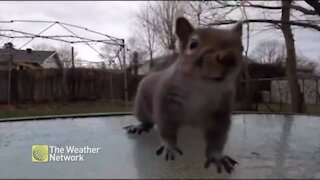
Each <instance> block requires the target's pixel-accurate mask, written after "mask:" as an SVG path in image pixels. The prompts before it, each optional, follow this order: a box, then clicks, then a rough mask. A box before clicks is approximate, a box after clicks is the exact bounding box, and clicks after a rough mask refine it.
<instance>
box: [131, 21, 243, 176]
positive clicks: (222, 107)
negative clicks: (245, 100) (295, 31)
mask: <svg viewBox="0 0 320 180" xmlns="http://www.w3.org/2000/svg"><path fill="white" fill-rule="evenodd" d="M183 19H184V18H183ZM183 19H182V20H181V19H180V21H181V22H179V25H180V24H182V25H185V23H188V22H185V19H184V20H183ZM189 26H190V27H189ZM237 26H239V25H237ZM185 27H187V28H188V27H189V28H193V27H192V26H191V25H190V24H189V25H187V26H185ZM236 28H239V27H236ZM177 31H178V32H177V34H178V37H179V35H180V36H181V37H179V38H180V43H185V45H183V46H181V50H180V51H181V52H180V53H179V56H178V57H177V59H176V60H175V61H174V62H173V63H172V64H171V65H170V66H169V67H168V68H166V69H163V70H159V71H157V72H154V73H151V74H149V75H148V76H146V77H145V78H144V79H143V80H142V81H141V82H140V85H139V87H138V91H137V96H136V101H135V107H134V114H135V116H136V117H137V119H138V120H139V121H140V122H141V123H142V124H143V123H149V124H156V125H157V126H158V129H159V135H160V138H161V143H162V146H164V149H166V151H167V153H171V154H173V155H174V153H173V152H174V149H176V148H178V145H177V132H178V129H179V127H181V126H184V125H192V126H198V127H200V128H202V129H203V130H204V137H205V140H206V143H207V147H206V157H207V161H208V162H207V164H208V163H209V164H210V161H213V160H214V161H217V162H219V161H221V162H222V163H224V162H223V161H224V160H225V159H223V149H224V145H225V143H226V141H227V136H228V131H229V128H230V124H231V118H230V116H231V112H232V106H233V101H234V94H235V83H236V79H237V76H238V74H239V72H240V68H241V58H242V57H240V56H242V55H240V54H239V53H238V51H235V52H236V54H237V53H238V54H237V55H234V54H233V52H232V51H230V52H229V51H226V53H225V54H226V55H224V54H223V52H224V50H225V49H224V48H220V49H221V53H220V49H219V50H216V49H217V47H214V48H215V51H212V50H211V49H210V51H204V50H203V51H202V50H201V48H203V49H204V48H205V47H206V48H211V44H213V43H215V41H216V39H217V38H215V37H216V36H217V33H218V34H219V33H225V34H227V33H230V32H231V33H232V32H233V31H232V30H217V29H210V28H209V29H195V30H193V29H189V30H188V31H186V32H184V30H183V29H181V28H180V29H179V27H177ZM190 32H194V33H193V34H192V35H194V34H196V35H198V36H201V35H204V34H205V35H206V40H203V41H201V40H200V43H202V44H204V45H206V46H204V45H203V46H200V47H199V49H198V50H197V49H196V50H194V52H192V51H191V50H188V49H187V48H188V44H187V43H188V41H189V40H188V39H185V38H190V37H191V34H190ZM237 32H239V31H237ZM211 36H212V38H211ZM235 37H237V36H236V35H235ZM183 38H184V39H183ZM210 38H211V39H210ZM219 38H221V37H219ZM219 40H220V41H221V39H219ZM222 41H223V39H222ZM226 41H227V40H226ZM239 41H240V44H241V35H239ZM236 42H237V41H236ZM236 42H235V43H236ZM212 47H213V46H212ZM230 47H231V49H232V50H233V46H231V45H230ZM230 47H229V46H228V47H226V48H230ZM235 47H236V48H238V47H237V46H235ZM239 52H241V51H239ZM221 54H222V55H221ZM230 54H231V55H230ZM200 57H201V58H204V59H201V60H203V61H204V62H203V63H207V64H203V65H201V64H200V65H199V66H195V65H194V63H193V61H194V62H199V60H197V59H199V58H200ZM219 57H220V59H221V58H222V61H224V60H225V59H226V58H225V57H232V58H233V57H234V59H237V58H238V59H237V61H236V62H235V64H234V65H228V64H227V65H225V64H222V65H221V63H219V62H221V61H219V62H218V60H216V58H219ZM223 58H225V59H223ZM212 59H214V61H213V60H212ZM209 60H210V61H211V60H212V62H210V61H209ZM226 60H227V61H229V59H226ZM227 61H226V62H227ZM217 62H218V63H217ZM201 63H202V62H201ZM208 63H209V64H208ZM210 63H211V64H210ZM223 63H225V62H223ZM228 63H229V62H228ZM231 63H234V62H233V61H232V62H231ZM225 168H226V169H227V167H225ZM231 169H232V168H231ZM227 171H228V170H227Z"/></svg>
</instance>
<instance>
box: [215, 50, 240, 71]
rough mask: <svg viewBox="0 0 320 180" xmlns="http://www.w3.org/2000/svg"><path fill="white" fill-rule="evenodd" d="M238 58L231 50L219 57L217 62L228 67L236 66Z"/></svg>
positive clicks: (221, 53) (220, 54) (223, 52)
mask: <svg viewBox="0 0 320 180" xmlns="http://www.w3.org/2000/svg"><path fill="white" fill-rule="evenodd" d="M236 60H237V56H236V54H235V53H234V52H233V51H231V50H225V51H222V52H220V53H219V54H218V55H217V61H218V62H219V63H220V64H222V65H224V66H227V67H231V66H234V65H235V64H236Z"/></svg>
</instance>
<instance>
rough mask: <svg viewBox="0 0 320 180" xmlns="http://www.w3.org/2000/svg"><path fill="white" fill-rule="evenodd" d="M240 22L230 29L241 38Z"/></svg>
mask: <svg viewBox="0 0 320 180" xmlns="http://www.w3.org/2000/svg"><path fill="white" fill-rule="evenodd" d="M242 24H243V22H242V21H238V22H237V24H236V25H235V26H234V27H233V28H232V31H233V32H235V33H237V34H238V35H239V36H242Z"/></svg>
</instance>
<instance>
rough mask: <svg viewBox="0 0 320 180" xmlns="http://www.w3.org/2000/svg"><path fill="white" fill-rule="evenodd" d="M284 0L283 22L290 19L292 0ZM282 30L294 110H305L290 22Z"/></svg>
mask: <svg viewBox="0 0 320 180" xmlns="http://www.w3.org/2000/svg"><path fill="white" fill-rule="evenodd" d="M281 2H282V16H281V21H282V22H289V21H290V5H291V4H292V0H281ZM281 30H282V32H283V35H284V39H285V42H286V48H287V59H286V72H287V77H288V82H289V87H290V90H291V91H290V95H291V102H292V103H291V105H292V110H293V111H294V112H303V95H302V93H301V90H300V86H299V83H298V79H297V74H296V72H297V70H296V68H297V65H296V49H295V44H294V38H293V33H292V30H291V26H290V24H287V23H283V24H282V25H281Z"/></svg>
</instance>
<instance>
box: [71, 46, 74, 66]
mask: <svg viewBox="0 0 320 180" xmlns="http://www.w3.org/2000/svg"><path fill="white" fill-rule="evenodd" d="M71 63H72V68H73V69H74V49H73V46H72V47H71Z"/></svg>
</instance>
